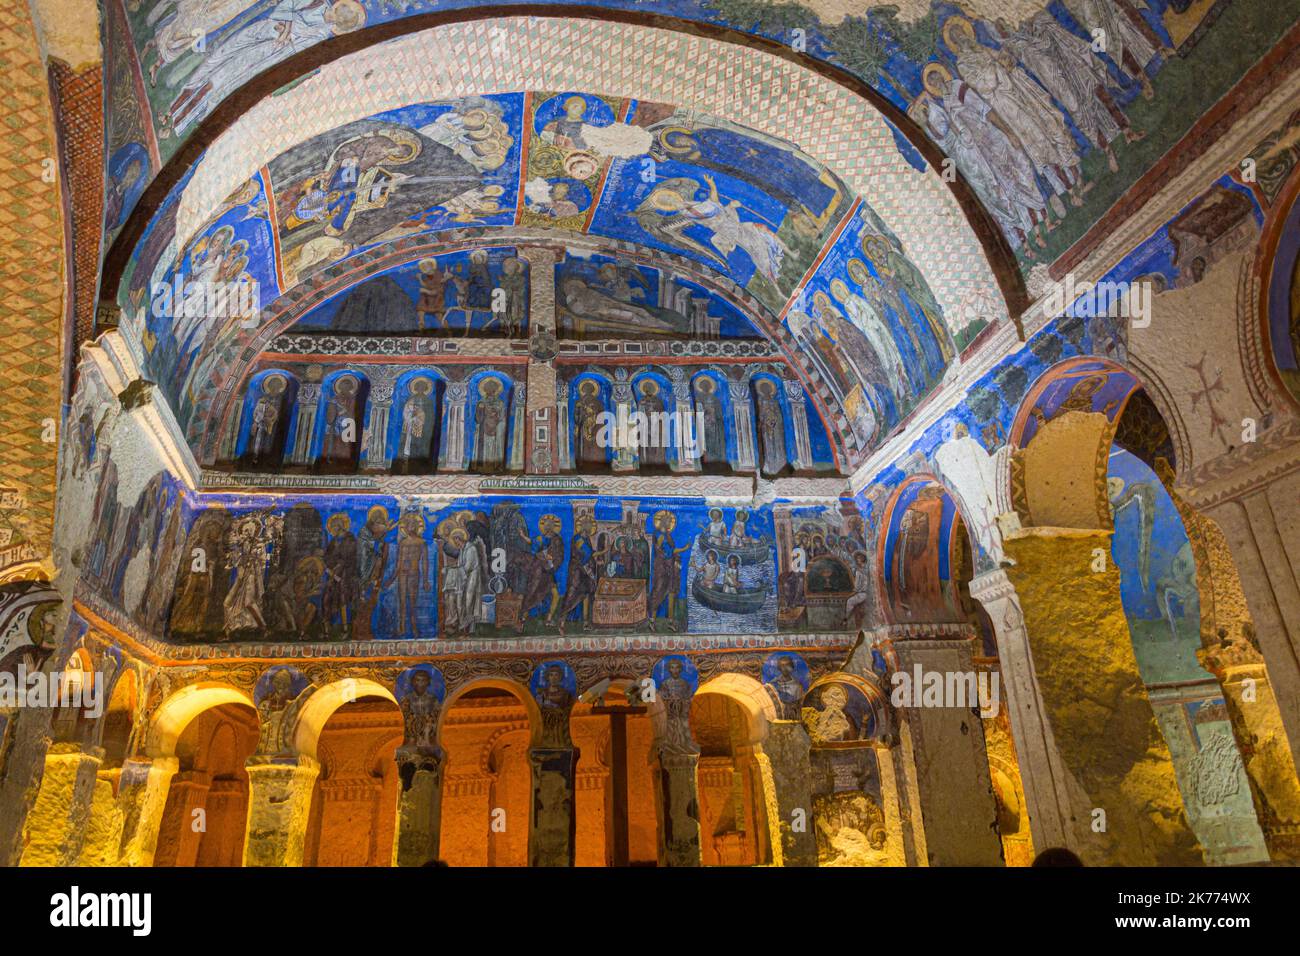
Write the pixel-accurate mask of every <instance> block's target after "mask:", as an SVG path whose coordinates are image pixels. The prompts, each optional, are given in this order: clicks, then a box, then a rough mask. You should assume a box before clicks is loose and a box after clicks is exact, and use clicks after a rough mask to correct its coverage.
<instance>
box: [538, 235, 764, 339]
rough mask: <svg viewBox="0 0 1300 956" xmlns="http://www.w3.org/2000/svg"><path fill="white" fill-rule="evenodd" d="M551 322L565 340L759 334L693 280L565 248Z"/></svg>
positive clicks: (557, 271)
mask: <svg viewBox="0 0 1300 956" xmlns="http://www.w3.org/2000/svg"><path fill="white" fill-rule="evenodd" d="M555 289H556V304H557V306H558V309H557V316H556V325H557V327H558V329H559V330H560V332H561V334H562V335H564V336H566V337H571V338H654V337H655V336H673V337H682V336H690V337H691V338H692V339H696V340H701V339H720V338H728V339H730V338H742V339H743V338H754V339H757V338H763V337H764V336H763V334H762V333H761V332H759V331H758V329H756V328H755V327H754V324H753V321H752V320H751V319H750V318H749V317H748V316H746V315H745V314H744V313H743V312H742V311H741V310H740V309H738V308H736V307H735V306H734V305H732V304H731V303H729V302H727V301H726V300H725V299H723V298H722V296H720V295H718V294H717V293H716V292H712V291H710V290H709V289H707V288H705V287H704V286H702V285H700V284H699V283H698V282H693V281H691V280H690V279H687V278H684V277H683V276H681V275H679V274H677V273H675V272H673V271H671V270H668V269H657V268H654V267H652V266H649V265H643V264H641V263H638V262H633V261H629V260H621V259H617V258H615V257H612V256H602V255H589V256H577V255H575V254H573V253H572V252H570V253H569V254H568V255H566V256H565V258H564V261H563V262H561V263H559V264H558V265H557V266H556V267H555Z"/></svg>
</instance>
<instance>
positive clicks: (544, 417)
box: [521, 246, 567, 475]
mask: <svg viewBox="0 0 1300 956" xmlns="http://www.w3.org/2000/svg"><path fill="white" fill-rule="evenodd" d="M521 257H522V258H523V259H526V260H527V262H528V326H529V329H530V330H531V338H530V340H529V346H528V391H527V398H526V401H527V420H528V428H527V429H526V435H525V439H524V441H525V444H524V448H525V451H524V457H525V462H526V465H525V467H526V469H527V471H528V473H529V474H535V475H553V474H555V473H556V472H557V471H558V470H559V464H560V456H559V454H558V453H557V440H558V434H559V432H558V430H557V426H558V423H559V413H560V411H561V410H562V409H561V407H558V406H557V404H556V397H555V365H554V362H555V356H556V353H557V349H556V345H555V266H556V263H557V262H558V261H559V255H558V253H557V252H556V251H555V250H554V249H551V248H549V247H546V246H529V247H528V248H527V250H525V251H524V252H523V253H522V254H521ZM566 414H567V412H566Z"/></svg>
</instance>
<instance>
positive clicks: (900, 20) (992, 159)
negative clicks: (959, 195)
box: [105, 0, 1300, 270]
mask: <svg viewBox="0 0 1300 956" xmlns="http://www.w3.org/2000/svg"><path fill="white" fill-rule="evenodd" d="M570 2H571V0H557V2H555V3H554V4H552V5H551V7H552V10H553V11H554V13H555V14H556V15H557V16H558V14H559V13H560V12H561V11H563V9H564V8H565V6H567V5H569V4H570ZM579 5H580V6H582V7H583V8H584V9H585V10H591V9H593V8H602V16H610V17H621V18H623V19H624V20H628V19H633V20H646V19H650V18H654V22H655V23H657V24H661V25H669V24H671V23H672V22H673V21H678V22H679V23H680V25H681V28H682V29H684V30H701V29H703V30H717V29H718V28H722V29H723V30H724V31H726V30H730V31H734V35H735V37H736V38H737V39H738V40H742V41H743V42H748V43H755V44H757V43H763V42H766V43H769V44H780V45H781V46H783V47H785V48H786V49H787V50H789V49H793V50H795V51H797V52H798V53H799V54H800V55H802V56H804V57H805V58H807V59H809V60H812V61H821V62H822V63H823V64H825V65H826V66H827V67H828V68H829V69H831V70H832V71H838V72H839V73H840V74H842V75H843V76H845V77H846V78H853V79H854V80H856V81H859V82H863V83H865V84H868V85H869V86H870V87H872V88H874V90H875V92H876V93H877V94H878V95H879V96H880V97H882V98H883V99H884V100H886V101H888V102H889V103H891V104H892V105H893V106H894V107H896V108H897V109H898V110H899V111H900V112H905V113H907V114H908V116H909V117H910V118H911V120H912V121H914V123H915V127H914V129H915V133H916V135H919V136H925V137H927V138H929V139H930V140H931V142H932V143H933V144H934V145H935V146H937V147H938V148H939V149H941V150H943V151H944V152H946V153H947V155H948V156H949V157H950V158H951V159H952V160H953V162H954V164H955V168H956V169H958V170H960V172H961V173H962V175H963V176H964V177H965V179H966V180H967V181H968V182H969V184H970V186H971V188H972V190H973V191H974V193H975V194H976V195H977V196H978V199H979V201H980V202H981V203H982V204H983V205H984V207H985V208H986V209H987V211H988V212H989V214H990V215H991V216H992V218H993V220H994V221H995V222H996V224H997V226H998V227H1000V228H1001V230H1002V231H1003V233H1004V235H1005V238H1006V240H1007V242H1008V244H1009V245H1010V246H1011V247H1012V248H1013V249H1014V250H1015V253H1016V255H1017V257H1018V258H1019V260H1020V264H1021V266H1022V268H1024V269H1026V270H1028V269H1030V268H1032V267H1033V266H1035V265H1037V264H1039V263H1047V262H1052V261H1053V260H1055V259H1057V257H1058V256H1060V255H1062V254H1063V253H1072V252H1073V251H1074V250H1073V246H1074V245H1075V244H1076V243H1078V242H1080V240H1085V241H1086V240H1087V237H1088V234H1089V230H1090V229H1091V227H1093V226H1094V225H1096V224H1097V223H1098V221H1099V220H1100V219H1101V218H1102V217H1103V214H1104V213H1105V212H1106V211H1107V210H1108V209H1110V208H1111V206H1112V204H1113V203H1114V202H1115V200H1116V199H1118V198H1119V197H1120V196H1121V195H1122V194H1123V192H1124V191H1125V190H1126V189H1128V188H1129V187H1130V186H1131V185H1133V184H1134V183H1135V182H1137V181H1138V179H1139V177H1141V176H1142V175H1143V174H1144V173H1146V172H1148V171H1149V170H1150V169H1151V168H1152V166H1153V165H1154V164H1156V163H1157V162H1158V161H1161V160H1162V158H1163V157H1165V155H1166V153H1167V152H1168V150H1169V149H1170V147H1172V146H1174V145H1175V144H1176V143H1177V142H1178V140H1179V138H1180V137H1182V136H1183V135H1184V134H1185V133H1186V132H1187V131H1188V130H1189V129H1190V128H1191V126H1192V124H1193V123H1194V122H1195V121H1196V119H1197V118H1198V117H1200V116H1201V115H1203V114H1204V113H1205V112H1206V111H1207V110H1208V109H1209V108H1210V107H1211V106H1212V105H1213V104H1214V103H1216V102H1217V101H1219V99H1220V98H1222V97H1223V96H1224V95H1225V94H1227V93H1228V92H1229V91H1230V90H1231V88H1232V85H1233V84H1234V83H1236V82H1237V81H1238V80H1239V79H1240V78H1241V77H1242V75H1243V74H1244V73H1245V71H1246V70H1247V69H1248V68H1250V67H1251V66H1252V65H1254V64H1255V63H1256V62H1257V60H1258V59H1259V57H1260V56H1261V55H1262V53H1263V52H1264V51H1265V50H1267V49H1269V48H1270V47H1271V46H1272V45H1273V44H1274V43H1275V42H1277V40H1278V39H1279V38H1280V37H1281V36H1282V35H1283V34H1284V33H1285V31H1287V30H1288V29H1290V28H1291V27H1292V26H1293V24H1294V23H1295V20H1296V18H1297V16H1300V0H1230V2H1229V0H1197V2H1187V0H1140V2H1139V0H1053V2H1048V0H964V2H962V3H955V2H949V0H894V2H892V3H888V4H875V3H870V2H867V0H802V2H797V0H794V2H790V0H781V2H775V0H585V2H583V3H581V4H579ZM510 7H511V2H510V0H506V2H502V3H499V4H493V5H491V7H490V8H489V7H485V5H483V4H481V3H477V2H471V0H418V2H409V0H330V2H326V0H124V2H122V3H118V2H112V3H108V4H106V5H105V29H106V42H105V49H106V54H107V63H108V68H109V74H108V83H107V86H108V89H109V92H110V97H111V102H110V110H109V116H108V123H107V130H108V139H109V149H110V155H109V162H108V173H109V181H110V196H109V202H108V206H107V208H108V211H109V215H108V221H107V223H106V227H107V229H108V231H109V234H110V236H111V235H113V234H115V233H116V232H117V231H118V230H119V229H121V228H122V226H123V224H124V223H125V222H126V221H127V219H128V217H129V215H130V212H131V209H132V207H133V206H135V205H136V203H137V202H138V200H139V198H140V196H141V194H142V192H143V190H144V188H145V186H146V185H147V183H148V182H149V180H150V179H151V178H152V177H153V176H154V175H156V174H157V173H158V171H159V170H160V169H161V168H162V167H163V165H164V164H165V163H166V162H168V160H170V159H171V158H172V157H174V156H176V155H177V154H178V153H179V152H180V151H181V150H182V148H183V147H184V146H185V145H186V144H187V143H188V142H190V141H191V140H192V139H193V138H194V137H195V135H196V133H197V132H198V131H200V130H201V129H202V128H203V124H204V121H205V120H206V119H208V118H209V117H211V116H212V114H213V113H214V112H216V111H218V110H219V108H220V107H221V105H222V104H223V102H225V101H227V100H228V99H229V98H230V97H232V95H233V94H235V93H236V92H237V91H239V90H241V89H244V88H245V84H247V83H248V82H249V81H250V80H253V79H254V78H255V77H259V76H262V77H272V75H273V74H274V77H273V81H274V82H281V81H284V82H286V83H288V84H292V82H295V81H296V80H297V79H300V78H301V77H302V76H303V75H305V74H306V73H308V72H310V70H311V69H312V67H313V65H314V64H315V63H316V62H319V61H320V60H322V59H329V58H331V57H334V56H338V55H339V54H340V53H341V52H342V51H346V50H350V49H354V48H356V47H359V46H362V45H364V44H365V43H367V42H371V41H370V40H368V39H367V38H368V37H369V36H371V35H374V34H376V33H387V34H389V35H391V34H392V33H394V32H396V31H399V30H401V29H402V28H403V27H406V26H407V24H406V23H403V21H406V20H410V21H411V22H410V24H409V27H408V29H410V30H418V29H420V28H421V27H423V26H427V25H428V24H429V23H431V22H434V21H435V20H437V19H449V18H467V19H468V18H473V17H476V16H477V17H483V16H484V14H485V11H486V10H488V9H491V10H492V11H493V12H504V11H509V9H510ZM412 18H419V19H412ZM669 18H671V19H669ZM557 22H558V23H559V24H560V28H561V29H562V30H567V31H568V32H569V33H570V40H571V41H572V42H571V47H572V49H573V50H575V51H576V50H582V51H584V52H590V51H591V49H592V48H593V47H594V46H596V45H599V44H601V43H603V42H605V37H604V36H603V35H602V31H601V30H599V29H595V28H594V27H593V25H592V24H591V23H590V21H584V20H581V19H574V20H558V21H557ZM697 25H698V26H697ZM723 35H725V33H724V34H723ZM448 36H449V38H450V37H452V36H456V39H457V40H458V41H459V42H456V43H453V44H451V45H449V46H448V47H447V49H446V50H445V51H442V52H443V53H444V54H449V55H443V56H440V57H438V58H436V59H435V60H434V61H421V62H417V63H408V64H407V66H409V67H412V68H413V74H414V75H416V76H419V75H421V74H423V73H424V72H425V71H426V70H427V68H428V67H429V66H430V65H431V63H432V64H435V65H436V66H435V68H438V69H441V68H442V66H441V65H442V64H443V63H445V64H446V65H447V67H449V68H450V69H451V71H452V72H453V73H455V72H460V68H463V69H464V72H465V75H467V76H474V77H477V76H478V75H479V73H478V72H477V71H479V70H480V69H482V68H484V67H486V68H487V76H489V77H491V76H492V74H493V73H494V70H493V66H494V64H493V62H492V61H493V60H496V59H506V60H515V59H518V60H520V61H523V62H524V63H525V68H528V67H529V66H530V65H529V64H527V62H526V61H527V60H528V59H529V57H530V55H531V53H532V52H533V51H532V50H530V49H528V48H527V47H520V46H519V45H518V44H519V42H520V41H521V39H522V38H521V37H520V36H519V35H518V34H517V32H516V31H515V29H514V28H513V27H512V26H510V25H509V22H508V21H502V20H478V21H476V22H475V25H474V26H472V27H471V29H470V31H469V32H468V33H462V34H460V35H448ZM483 40H486V41H488V43H489V44H490V50H489V51H487V53H485V52H484V51H483V48H482V46H483V44H482V42H481V41H483ZM695 40H696V38H694V37H691V38H685V39H684V40H683V42H684V43H685V44H686V45H687V46H688V47H690V49H689V50H686V52H688V53H696V54H698V53H699V51H700V47H699V45H698V44H697V43H696V42H695ZM291 58H296V59H295V62H294V64H292V65H290V66H291V68H290V69H286V70H283V71H276V70H275V67H276V66H277V65H278V64H283V63H285V61H286V60H289V59H291ZM559 62H561V63H565V64H570V65H573V66H576V67H578V68H579V69H580V70H582V69H584V68H586V67H587V66H588V65H589V64H588V63H587V62H586V61H584V60H582V59H570V58H569V57H567V56H563V55H561V58H560V61H559ZM628 62H629V64H630V65H632V66H634V67H635V68H637V69H648V70H649V71H650V73H651V74H655V75H657V74H664V75H666V76H670V77H671V76H673V75H675V74H678V73H679V72H680V67H681V66H682V63H681V62H680V61H679V60H677V59H674V58H672V57H668V56H663V55H662V54H661V53H655V55H653V56H651V57H650V58H646V57H641V56H636V55H633V56H631V57H629V60H628ZM710 63H711V65H712V66H713V67H714V68H715V69H714V70H713V76H712V83H713V84H714V85H715V86H718V87H730V88H731V89H732V91H733V93H735V94H736V97H735V98H736V99H740V100H743V99H745V98H748V97H752V96H756V97H758V98H763V97H764V96H766V95H767V88H768V86H769V83H770V81H771V80H772V79H773V78H774V76H775V74H774V73H773V72H772V71H770V70H761V71H759V72H754V71H753V70H752V66H753V63H752V62H745V57H744V55H743V54H737V56H736V57H734V58H723V59H716V60H710ZM507 71H509V67H507ZM598 75H599V70H598V69H596V70H592V71H590V72H588V73H587V74H586V75H585V76H581V75H580V76H574V77H572V78H570V79H569V81H567V82H563V83H541V84H537V85H534V84H522V85H520V84H515V85H513V86H511V87H499V86H491V85H489V86H484V87H483V89H485V90H486V89H498V90H499V89H506V88H511V89H525V88H528V87H529V86H530V85H531V86H532V87H533V88H540V89H556V88H569V87H576V88H579V89H597V90H601V91H602V92H605V91H607V90H606V88H604V87H601V86H598V85H595V84H593V83H592V82H591V80H592V79H594V78H595V77H596V76H598ZM449 80H450V82H453V83H454V82H455V81H454V78H449ZM269 85H270V82H268V83H267V87H268V88H269ZM803 91H806V89H805V90H801V89H800V88H798V87H797V86H795V87H791V88H789V89H786V90H784V91H783V92H784V94H786V95H788V96H791V97H795V99H791V100H790V102H792V103H797V106H796V107H795V108H794V109H793V110H792V112H798V111H802V110H804V109H806V108H807V105H808V104H807V101H806V100H798V99H797V95H798V94H799V93H800V92H803ZM634 95H636V96H638V97H639V98H644V99H653V100H658V101H661V102H673V103H680V102H684V101H685V100H684V99H683V98H681V97H680V96H674V95H671V93H669V94H666V95H654V94H650V93H645V92H641V93H636V94H634ZM435 98H436V97H435ZM337 105H338V104H337V103H331V104H328V105H326V106H325V111H328V110H329V109H332V108H334V107H336V106H337ZM738 105H743V104H738ZM372 112H373V111H372ZM715 112H718V115H724V116H729V117H731V116H733V115H734V114H732V113H730V112H725V111H721V112H719V111H716V110H715ZM200 138H203V137H200ZM205 141H206V140H205ZM223 195H224V193H223ZM882 212H886V214H887V211H885V210H882ZM1072 261H1074V260H1072Z"/></svg>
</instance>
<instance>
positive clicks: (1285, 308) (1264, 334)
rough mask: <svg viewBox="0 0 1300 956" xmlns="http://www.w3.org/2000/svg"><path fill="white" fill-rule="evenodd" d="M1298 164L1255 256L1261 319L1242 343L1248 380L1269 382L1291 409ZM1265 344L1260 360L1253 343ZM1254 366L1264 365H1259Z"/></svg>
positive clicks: (1297, 376)
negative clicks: (1248, 370)
mask: <svg viewBox="0 0 1300 956" xmlns="http://www.w3.org/2000/svg"><path fill="white" fill-rule="evenodd" d="M1297 236H1300V166H1298V167H1296V168H1294V169H1292V170H1291V175H1290V176H1288V177H1287V180H1286V183H1285V185H1283V187H1282V189H1281V190H1280V191H1279V193H1278V195H1277V198H1276V200H1275V201H1274V203H1273V205H1272V206H1271V207H1270V209H1269V213H1268V216H1267V218H1266V219H1265V221H1264V228H1263V233H1262V235H1261V237H1260V242H1259V249H1258V252H1257V254H1256V259H1255V270H1254V271H1255V278H1256V279H1257V281H1258V284H1259V298H1258V302H1257V303H1256V304H1255V305H1256V307H1257V309H1258V319H1257V321H1256V322H1255V323H1254V329H1250V328H1246V329H1243V330H1242V335H1243V336H1244V337H1248V339H1247V341H1246V342H1243V346H1244V347H1243V352H1244V353H1245V356H1246V358H1247V361H1248V365H1249V366H1250V371H1251V372H1252V373H1254V374H1252V375H1250V376H1248V377H1247V378H1248V381H1253V382H1259V381H1260V380H1261V379H1264V380H1266V381H1267V382H1268V383H1269V384H1270V385H1271V386H1272V387H1271V388H1269V389H1268V392H1271V393H1275V394H1277V395H1278V396H1279V397H1282V398H1283V401H1286V402H1289V403H1290V404H1291V406H1292V408H1293V409H1295V408H1297V407H1300V305H1297V292H1296V290H1297V288H1300V240H1298V239H1297ZM1256 343H1262V345H1263V351H1264V353H1265V354H1266V355H1267V358H1263V357H1262V356H1261V357H1259V358H1256V356H1257V354H1258V353H1257V349H1255V348H1251V347H1249V346H1252V345H1255V344H1256ZM1256 366H1262V368H1261V367H1256ZM1261 397H1262V398H1263V401H1261V402H1260V404H1261V405H1263V406H1264V407H1268V406H1270V405H1272V404H1274V403H1273V402H1271V401H1269V400H1268V396H1261Z"/></svg>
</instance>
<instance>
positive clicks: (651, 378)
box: [560, 363, 836, 475]
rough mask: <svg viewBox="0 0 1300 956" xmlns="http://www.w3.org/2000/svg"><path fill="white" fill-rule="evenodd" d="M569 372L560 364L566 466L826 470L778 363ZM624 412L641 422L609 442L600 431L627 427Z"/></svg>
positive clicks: (828, 457) (799, 394)
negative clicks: (622, 423) (619, 425)
mask: <svg viewBox="0 0 1300 956" xmlns="http://www.w3.org/2000/svg"><path fill="white" fill-rule="evenodd" d="M574 368H575V367H574V366H570V365H568V364H567V363H566V364H565V365H563V366H561V368H560V381H561V383H562V385H563V389H562V391H561V394H560V397H561V399H562V401H563V400H565V396H566V395H567V405H568V409H567V411H568V415H567V422H565V423H564V425H565V427H566V428H567V433H568V442H567V446H566V447H565V448H563V449H562V455H561V459H562V465H563V466H564V467H565V468H566V469H567V468H573V469H575V470H579V471H583V470H603V469H605V468H606V467H614V468H616V469H617V470H630V469H633V468H639V469H641V470H655V469H664V468H672V469H674V470H688V468H687V466H688V464H690V462H694V463H696V464H698V465H699V466H700V470H702V471H724V472H725V471H738V472H752V471H754V470H756V469H757V470H758V471H760V472H761V473H762V474H765V475H780V474H786V473H789V472H792V471H830V470H834V469H835V467H836V465H835V459H834V454H833V453H832V451H831V445H830V437H829V435H828V434H827V430H826V425H825V423H824V422H823V421H822V419H821V416H820V415H819V414H818V413H817V407H816V405H814V404H813V403H812V401H811V400H810V399H809V397H808V394H807V392H805V391H804V389H803V387H802V386H801V385H799V384H797V383H794V382H791V381H788V380H787V379H785V378H784V377H783V376H784V375H788V371H787V370H785V369H782V368H781V367H779V366H774V365H769V364H763V363H745V364H732V365H731V366H730V367H729V368H727V369H725V371H724V370H723V369H721V368H719V367H717V366H695V365H679V364H671V365H669V364H665V365H656V366H648V367H645V368H631V369H629V368H626V367H624V366H618V367H613V368H610V367H607V366H604V365H583V366H581V368H582V371H573V369H574ZM633 412H640V413H641V414H642V415H643V416H644V418H643V419H642V420H641V421H643V422H644V423H645V425H644V426H643V427H641V428H639V429H638V430H637V431H632V430H631V429H630V428H629V430H628V431H627V432H626V434H625V435H624V436H623V437H625V438H626V439H627V444H626V445H619V444H618V434H617V433H615V434H613V435H611V434H610V433H608V432H607V431H606V430H605V429H603V428H602V426H603V425H606V424H608V423H611V422H613V423H615V424H617V423H618V422H619V421H624V420H626V421H629V422H630V421H631V418H630V416H631V415H632V413H633ZM620 416H622V417H621V418H620ZM652 416H655V417H652ZM664 416H667V418H665V417H664ZM656 422H660V423H664V422H667V424H668V425H669V426H670V427H667V428H666V429H665V428H662V427H659V426H658V425H656V424H655V423H656ZM665 431H667V433H668V434H667V435H665V434H664V432H665ZM611 439H614V440H613V441H611ZM692 439H693V441H692ZM692 446H693V447H692ZM692 454H693V458H692ZM688 459H690V461H689V462H688Z"/></svg>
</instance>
